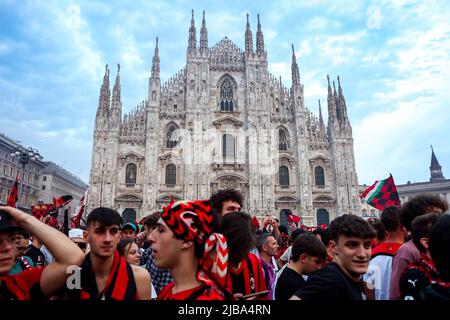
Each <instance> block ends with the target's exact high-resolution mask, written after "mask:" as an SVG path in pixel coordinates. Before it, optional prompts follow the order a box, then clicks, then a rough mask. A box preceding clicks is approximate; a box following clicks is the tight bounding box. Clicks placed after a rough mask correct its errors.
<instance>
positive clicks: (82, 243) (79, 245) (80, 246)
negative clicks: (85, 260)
mask: <svg viewBox="0 0 450 320" xmlns="http://www.w3.org/2000/svg"><path fill="white" fill-rule="evenodd" d="M76 244H77V246H78V247H79V248H80V249H82V250H84V249H86V247H87V245H86V243H84V242H77V243H76Z"/></svg>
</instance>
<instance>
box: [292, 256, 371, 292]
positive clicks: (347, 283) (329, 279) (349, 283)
mask: <svg viewBox="0 0 450 320" xmlns="http://www.w3.org/2000/svg"><path fill="white" fill-rule="evenodd" d="M295 295H296V296H297V297H299V298H300V299H302V300H362V287H361V285H360V283H359V282H355V281H353V280H352V279H350V278H349V277H347V276H346V275H345V273H344V272H342V270H341V268H340V267H339V266H338V265H337V264H336V263H335V262H330V263H329V264H327V265H326V266H325V267H323V268H321V269H319V270H318V271H316V272H314V273H312V274H311V275H310V276H309V277H308V281H306V284H305V285H304V286H303V287H302V288H300V289H299V290H297V292H295Z"/></svg>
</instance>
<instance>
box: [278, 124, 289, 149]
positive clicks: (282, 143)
mask: <svg viewBox="0 0 450 320" xmlns="http://www.w3.org/2000/svg"><path fill="white" fill-rule="evenodd" d="M287 149H288V140H287V136H286V132H284V130H283V129H280V130H278V150H280V151H285V150H287Z"/></svg>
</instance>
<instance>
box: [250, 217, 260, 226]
mask: <svg viewBox="0 0 450 320" xmlns="http://www.w3.org/2000/svg"><path fill="white" fill-rule="evenodd" d="M252 226H253V227H255V228H259V221H258V219H256V217H255V216H253V218H252Z"/></svg>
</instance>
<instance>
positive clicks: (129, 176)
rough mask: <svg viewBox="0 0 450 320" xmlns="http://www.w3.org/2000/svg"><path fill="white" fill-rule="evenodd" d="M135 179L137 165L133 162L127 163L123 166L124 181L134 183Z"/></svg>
mask: <svg viewBox="0 0 450 320" xmlns="http://www.w3.org/2000/svg"><path fill="white" fill-rule="evenodd" d="M136 180H137V165H136V164H135V163H129V164H127V166H126V167H125V183H126V184H136Z"/></svg>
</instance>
